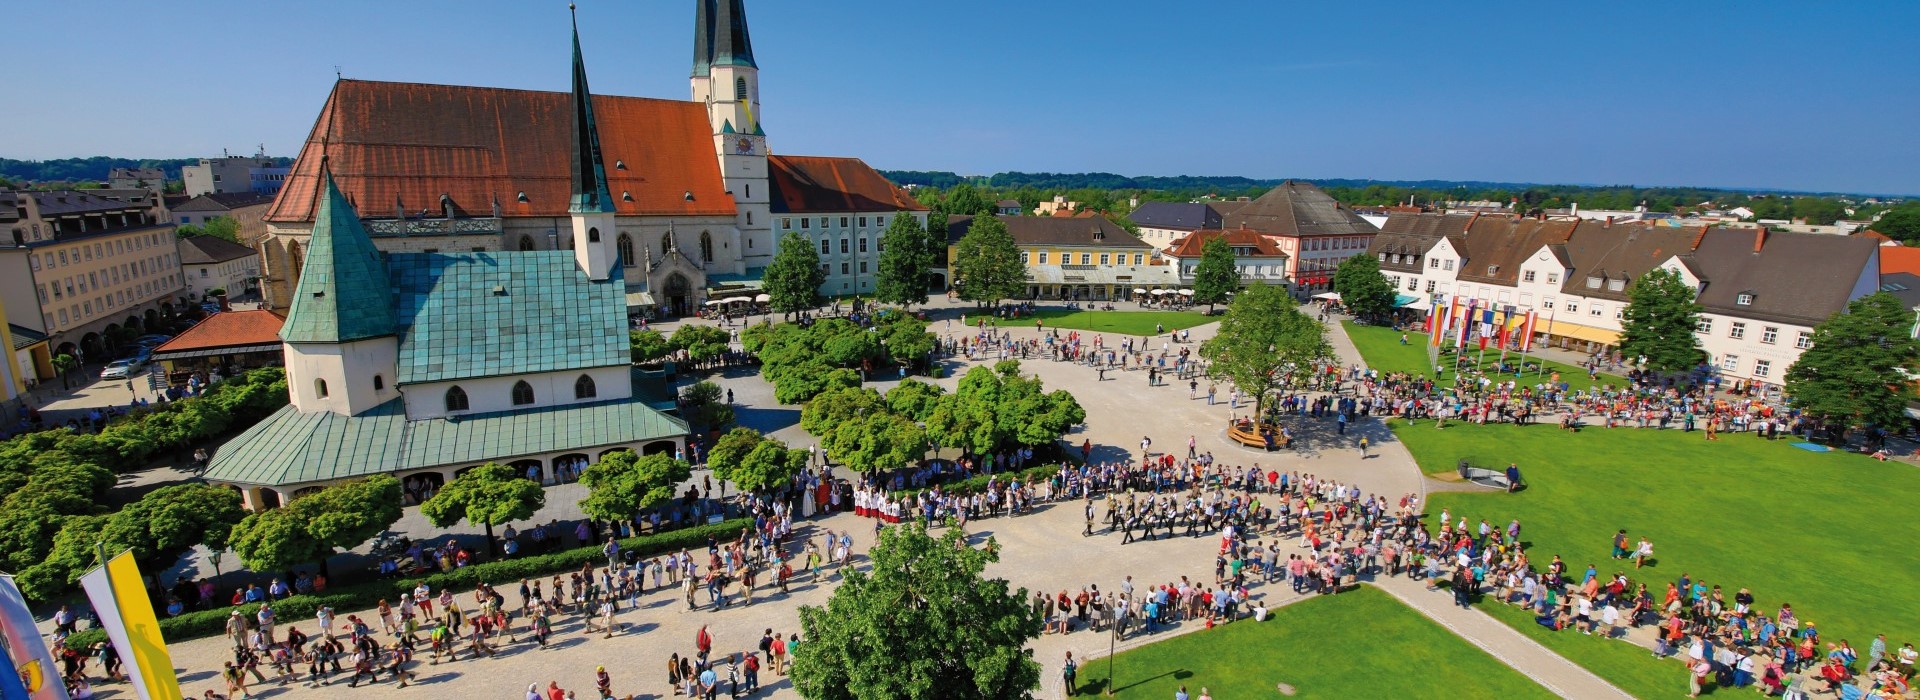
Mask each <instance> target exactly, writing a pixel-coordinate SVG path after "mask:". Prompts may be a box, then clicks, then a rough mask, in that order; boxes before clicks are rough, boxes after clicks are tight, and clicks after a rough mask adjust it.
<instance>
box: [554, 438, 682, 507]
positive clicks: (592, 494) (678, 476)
mask: <svg viewBox="0 0 1920 700" xmlns="http://www.w3.org/2000/svg"><path fill="white" fill-rule="evenodd" d="M691 476H693V468H692V467H691V466H689V465H688V464H687V463H686V462H685V461H683V460H678V459H674V458H673V455H670V454H665V453H655V454H650V455H647V456H645V457H641V456H639V455H636V454H634V453H633V451H631V450H616V451H613V452H609V453H607V454H606V455H605V456H602V457H601V458H600V461H598V462H594V463H593V464H591V465H588V466H587V470H586V471H584V472H581V473H580V483H582V484H586V486H587V497H586V498H585V499H583V500H581V501H580V512H582V513H585V514H586V515H587V517H590V518H594V519H596V520H628V519H631V518H633V516H636V515H639V514H640V511H642V510H644V509H647V508H651V507H653V506H655V505H658V504H660V503H661V502H663V501H666V500H668V499H671V498H673V487H674V485H675V484H678V483H680V482H682V481H686V480H687V479H688V478H689V477H691Z"/></svg>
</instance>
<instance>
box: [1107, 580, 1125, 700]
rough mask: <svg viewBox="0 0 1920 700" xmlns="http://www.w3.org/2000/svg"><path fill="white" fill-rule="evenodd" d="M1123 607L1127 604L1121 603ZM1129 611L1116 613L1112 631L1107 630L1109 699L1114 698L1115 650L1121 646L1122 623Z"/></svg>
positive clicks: (1123, 610) (1120, 610)
mask: <svg viewBox="0 0 1920 700" xmlns="http://www.w3.org/2000/svg"><path fill="white" fill-rule="evenodd" d="M1121 604H1122V605H1126V604H1127V603H1125V602H1121ZM1126 614H1127V611H1126V610H1125V609H1124V608H1122V609H1119V610H1115V611H1114V615H1113V624H1112V625H1110V627H1112V629H1110V630H1107V690H1106V692H1105V693H1104V695H1106V696H1107V697H1113V656H1114V649H1115V648H1116V647H1118V646H1119V644H1120V621H1121V620H1123V619H1126Z"/></svg>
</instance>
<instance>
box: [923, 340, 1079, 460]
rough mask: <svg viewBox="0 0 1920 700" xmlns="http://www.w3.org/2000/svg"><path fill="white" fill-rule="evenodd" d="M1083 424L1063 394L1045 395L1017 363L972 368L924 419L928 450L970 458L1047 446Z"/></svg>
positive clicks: (1072, 401)
mask: <svg viewBox="0 0 1920 700" xmlns="http://www.w3.org/2000/svg"><path fill="white" fill-rule="evenodd" d="M1086 419H1087V412H1086V410H1085V409H1083V408H1081V407H1080V402H1079V401H1078V400H1076V399H1074V398H1073V395H1072V394H1069V393H1067V392H1066V391H1065V390H1055V391H1051V392H1049V391H1046V390H1045V387H1044V386H1043V385H1042V383H1041V381H1040V378H1039V377H1037V376H1036V377H1027V376H1023V375H1021V374H1020V361H1019V360H1004V361H1002V362H1000V363H999V364H997V365H995V366H993V367H992V368H988V367H974V368H973V369H970V370H967V373H966V374H965V375H964V376H962V377H961V378H960V385H959V388H958V389H957V390H955V391H954V393H952V394H948V395H945V396H941V397H939V398H938V399H936V400H935V402H934V405H933V408H932V411H931V412H930V413H929V414H928V415H927V417H926V424H927V435H928V436H929V438H930V439H931V440H932V441H933V443H934V444H938V445H941V446H944V447H954V448H959V449H962V450H966V451H968V452H971V453H974V454H990V453H994V452H998V451H1000V450H1004V449H1008V448H1012V447H1040V446H1043V445H1049V444H1052V443H1053V442H1054V441H1055V440H1058V439H1060V436H1062V435H1065V434H1067V431H1070V430H1072V429H1073V426H1075V425H1079V424H1080V423H1081V422H1082V421H1085V420H1086Z"/></svg>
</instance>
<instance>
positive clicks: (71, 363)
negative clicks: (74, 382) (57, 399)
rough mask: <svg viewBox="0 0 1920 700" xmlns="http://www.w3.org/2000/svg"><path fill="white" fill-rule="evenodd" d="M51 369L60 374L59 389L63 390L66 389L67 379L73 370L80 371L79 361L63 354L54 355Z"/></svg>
mask: <svg viewBox="0 0 1920 700" xmlns="http://www.w3.org/2000/svg"><path fill="white" fill-rule="evenodd" d="M53 369H54V371H56V372H59V373H60V388H62V389H65V388H68V384H67V377H68V376H69V375H70V374H71V373H72V372H73V371H74V370H76V369H80V360H79V359H78V358H75V357H74V356H72V355H69V354H67V353H64V352H63V353H60V354H58V355H54V356H53Z"/></svg>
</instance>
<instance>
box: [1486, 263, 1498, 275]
mask: <svg viewBox="0 0 1920 700" xmlns="http://www.w3.org/2000/svg"><path fill="white" fill-rule="evenodd" d="M1487 274H1488V275H1497V274H1500V266H1499V265H1488V266H1487Z"/></svg>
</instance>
